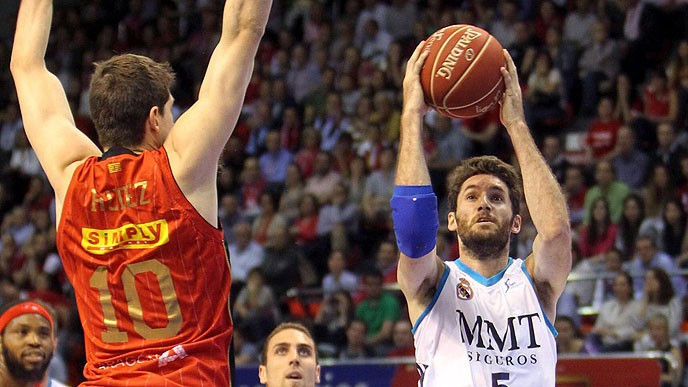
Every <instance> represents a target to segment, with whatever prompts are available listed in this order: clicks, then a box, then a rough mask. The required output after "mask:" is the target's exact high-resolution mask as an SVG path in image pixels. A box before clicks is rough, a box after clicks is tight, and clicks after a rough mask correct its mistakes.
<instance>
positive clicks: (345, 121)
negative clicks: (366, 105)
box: [313, 92, 352, 152]
mask: <svg viewBox="0 0 688 387" xmlns="http://www.w3.org/2000/svg"><path fill="white" fill-rule="evenodd" d="M313 127H314V128H315V130H317V131H318V132H319V133H320V137H321V139H322V140H321V142H320V149H321V150H323V151H326V152H331V151H332V150H333V149H334V146H335V144H337V140H338V139H339V136H341V135H342V133H344V132H351V130H352V128H351V123H350V122H349V118H348V117H347V116H346V114H345V113H344V107H343V106H342V97H341V96H340V95H339V93H336V92H331V93H329V94H328V95H327V107H326V109H325V112H324V114H323V115H321V116H318V117H315V121H314V123H313Z"/></svg>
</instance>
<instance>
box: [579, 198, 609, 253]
mask: <svg viewBox="0 0 688 387" xmlns="http://www.w3.org/2000/svg"><path fill="white" fill-rule="evenodd" d="M588 218H589V219H590V221H589V223H588V224H586V225H583V228H582V229H581V231H580V237H579V240H578V244H579V249H580V253H581V256H582V257H583V259H590V260H591V262H592V263H593V264H598V263H601V262H602V260H603V258H604V254H605V253H607V252H608V251H609V250H611V249H612V248H613V247H614V242H615V241H616V233H617V231H616V225H615V224H614V223H612V221H611V218H610V216H609V205H608V204H607V201H606V200H605V198H603V197H601V196H600V197H598V198H597V199H595V201H594V202H593V203H592V206H591V207H590V214H589V215H588Z"/></svg>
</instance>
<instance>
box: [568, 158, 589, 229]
mask: <svg viewBox="0 0 688 387" xmlns="http://www.w3.org/2000/svg"><path fill="white" fill-rule="evenodd" d="M562 189H563V191H564V195H565V196H566V203H567V204H568V207H569V218H570V219H571V226H572V228H575V227H576V226H577V225H579V224H581V223H582V222H583V218H584V215H585V195H586V194H587V193H588V186H587V185H586V183H585V176H584V175H583V168H582V167H580V166H578V165H569V166H568V167H567V168H566V171H565V172H564V181H563V182H562Z"/></svg>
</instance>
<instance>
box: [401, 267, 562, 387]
mask: <svg viewBox="0 0 688 387" xmlns="http://www.w3.org/2000/svg"><path fill="white" fill-rule="evenodd" d="M556 334H557V332H556V330H555V329H554V326H553V325H552V323H551V322H550V321H549V319H548V318H547V316H546V315H545V313H544V312H543V310H542V307H541V306H540V302H539V301H538V298H537V295H536V294H535V289H534V287H533V282H532V278H531V277H530V274H528V271H527V269H526V266H525V264H524V261H523V260H521V259H512V258H509V263H508V264H507V267H506V268H505V269H504V270H502V271H501V272H499V273H498V274H496V275H494V276H493V277H490V278H485V277H483V276H481V275H480V274H478V273H477V272H475V271H474V270H472V269H471V268H469V267H468V266H466V265H465V264H464V263H463V262H461V261H460V260H458V259H457V260H456V261H454V262H447V263H445V270H444V273H443V275H442V279H441V280H440V283H439V284H438V287H437V291H436V292H435V295H434V296H433V298H432V301H431V302H430V304H429V305H428V307H427V308H426V310H425V311H424V312H423V313H422V314H421V316H420V317H419V318H418V320H417V321H416V322H415V324H414V326H413V336H414V339H415V346H416V362H417V364H418V370H419V372H420V374H421V377H420V382H419V383H418V385H419V386H421V387H423V386H428V387H445V386H446V387H448V386H451V387H459V386H466V387H468V386H471V387H521V386H522V387H531V386H554V380H555V365H556V362H557V350H556V343H555V339H554V338H555V337H556Z"/></svg>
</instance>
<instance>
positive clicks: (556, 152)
mask: <svg viewBox="0 0 688 387" xmlns="http://www.w3.org/2000/svg"><path fill="white" fill-rule="evenodd" d="M542 156H543V157H544V158H545V161H546V162H547V165H548V166H549V168H550V169H551V170H552V173H553V174H554V177H556V178H557V181H558V182H559V184H561V183H563V182H564V175H565V173H566V170H567V169H568V167H569V165H570V163H569V162H568V160H566V155H565V154H564V149H563V147H562V146H561V137H560V136H559V134H551V135H547V136H545V137H544V138H543V140H542Z"/></svg>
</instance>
